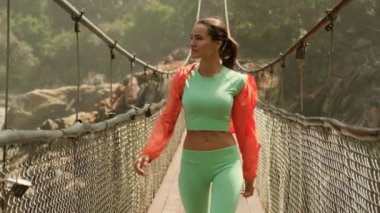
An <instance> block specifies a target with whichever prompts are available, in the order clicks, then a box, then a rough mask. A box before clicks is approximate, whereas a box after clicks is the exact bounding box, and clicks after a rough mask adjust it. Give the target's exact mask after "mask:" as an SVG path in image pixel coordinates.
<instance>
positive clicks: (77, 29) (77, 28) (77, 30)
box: [71, 11, 84, 122]
mask: <svg viewBox="0 0 380 213" xmlns="http://www.w3.org/2000/svg"><path fill="white" fill-rule="evenodd" d="M83 14H84V11H80V14H79V16H71V18H72V20H73V21H74V31H75V34H76V42H77V97H76V104H75V122H77V121H79V117H78V114H79V101H80V100H79V96H80V55H79V54H80V51H79V33H80V24H79V21H80V20H81V19H82V17H83Z"/></svg>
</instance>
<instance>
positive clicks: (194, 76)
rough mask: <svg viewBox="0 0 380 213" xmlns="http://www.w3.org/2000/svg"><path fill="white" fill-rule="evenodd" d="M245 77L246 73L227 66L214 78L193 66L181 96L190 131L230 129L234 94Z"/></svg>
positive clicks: (237, 91)
mask: <svg viewBox="0 0 380 213" xmlns="http://www.w3.org/2000/svg"><path fill="white" fill-rule="evenodd" d="M245 79H246V76H245V75H243V74H241V73H238V72H235V71H232V70H230V69H228V68H227V67H223V68H222V70H221V71H220V72H219V73H218V74H216V75H215V76H213V77H203V76H201V75H200V74H199V72H198V69H197V68H194V69H193V70H192V71H191V73H190V74H189V76H188V78H187V79H186V82H185V87H184V91H183V96H182V106H183V109H184V112H185V122H186V128H187V130H211V131H229V130H230V121H231V110H232V105H233V101H234V97H235V96H236V95H238V94H239V92H240V90H241V89H242V88H243V86H244V84H245Z"/></svg>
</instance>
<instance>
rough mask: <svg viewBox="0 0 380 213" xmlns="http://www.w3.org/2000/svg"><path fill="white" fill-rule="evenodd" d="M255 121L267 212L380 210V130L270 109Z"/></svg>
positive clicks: (260, 185)
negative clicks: (365, 128)
mask: <svg viewBox="0 0 380 213" xmlns="http://www.w3.org/2000/svg"><path fill="white" fill-rule="evenodd" d="M256 120H257V132H258V137H259V141H260V142H261V144H262V149H261V153H260V162H259V171H258V180H257V183H256V184H257V186H258V190H259V195H260V198H261V200H262V202H263V205H264V207H265V209H266V210H267V211H268V212H379V211H380V143H379V142H380V130H378V129H377V130H376V129H372V130H369V129H367V130H364V131H360V130H354V128H351V130H350V128H345V127H344V126H342V125H334V123H333V122H331V121H328V119H319V121H318V119H310V118H305V117H303V118H302V116H298V117H297V116H295V115H293V116H291V114H288V115H287V114H286V113H284V112H281V111H279V110H273V109H272V110H268V108H267V106H265V107H260V108H259V109H257V110H256ZM318 122H319V123H320V124H318Z"/></svg>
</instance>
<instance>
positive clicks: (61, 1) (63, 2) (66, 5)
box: [54, 0, 202, 74]
mask: <svg viewBox="0 0 380 213" xmlns="http://www.w3.org/2000/svg"><path fill="white" fill-rule="evenodd" d="M54 2H55V3H56V4H58V5H59V6H60V7H61V8H62V9H64V10H65V11H66V12H67V13H69V14H70V15H71V16H79V15H80V13H81V12H80V11H79V10H78V9H76V8H75V7H74V6H73V5H72V4H71V3H70V2H68V1H67V0H54ZM201 2H202V1H201V0H198V11H197V17H196V20H197V21H198V20H199V16H200V8H201ZM79 22H81V23H82V24H83V25H84V26H86V27H87V28H88V29H89V30H90V31H91V32H92V33H94V34H95V35H96V36H97V37H99V38H100V39H101V40H103V41H104V42H105V43H107V44H108V45H112V44H113V42H114V40H113V39H111V38H110V37H109V36H108V35H106V34H105V33H104V32H103V31H102V30H100V29H99V28H98V27H97V26H96V25H95V24H93V23H92V22H91V21H90V20H89V19H88V18H87V17H86V16H83V17H82V18H81V19H80V20H79ZM114 49H115V50H116V51H118V52H119V53H121V54H122V55H124V56H126V57H128V58H129V59H131V58H133V57H134V56H133V54H132V53H130V52H129V51H127V50H125V49H124V48H123V47H121V46H120V45H118V44H117V45H116V46H115V47H114ZM190 55H191V52H190V50H189V53H188V55H187V58H186V59H185V61H184V62H183V63H182V64H181V65H180V66H179V67H181V66H184V65H185V64H187V63H188V61H189V59H190ZM135 62H136V63H138V64H140V65H142V66H146V67H147V68H149V69H151V70H153V71H154V72H158V73H165V74H174V73H176V71H177V69H178V68H176V69H174V70H171V71H165V70H161V69H158V68H157V67H155V66H152V65H150V64H149V63H147V62H146V61H144V60H142V59H139V58H137V57H135Z"/></svg>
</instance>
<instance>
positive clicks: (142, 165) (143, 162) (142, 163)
mask: <svg viewBox="0 0 380 213" xmlns="http://www.w3.org/2000/svg"><path fill="white" fill-rule="evenodd" d="M149 160H150V157H149V155H140V156H139V157H138V158H137V160H136V162H135V165H134V167H135V171H136V172H137V174H139V175H143V176H146V175H147V173H146V171H145V169H146V166H147V165H148V164H149Z"/></svg>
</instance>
